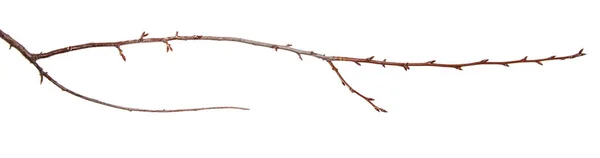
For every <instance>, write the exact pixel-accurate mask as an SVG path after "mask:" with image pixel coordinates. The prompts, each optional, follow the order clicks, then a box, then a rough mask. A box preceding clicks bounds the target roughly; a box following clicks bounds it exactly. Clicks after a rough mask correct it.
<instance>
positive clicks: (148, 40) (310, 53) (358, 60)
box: [0, 30, 586, 112]
mask: <svg viewBox="0 0 600 158" xmlns="http://www.w3.org/2000/svg"><path fill="white" fill-rule="evenodd" d="M0 32H1V30H0ZM1 33H2V39H4V40H5V41H6V42H7V43H9V44H10V47H9V48H12V47H15V48H17V50H19V52H21V54H22V55H23V56H24V57H25V58H27V59H28V60H29V61H30V62H31V63H32V64H33V65H34V66H36V68H37V69H38V71H39V72H40V76H43V77H46V78H47V79H48V80H50V81H51V82H52V83H54V84H55V85H56V86H57V87H59V88H60V89H62V90H63V91H67V92H68V93H70V94H73V95H75V96H77V97H80V98H83V99H86V100H89V101H92V102H95V103H98V104H102V105H106V106H110V107H113V108H119V109H123V110H129V111H144V112H179V111H196V110H205V109H225V108H231V109H242V110H247V109H246V108H239V107H210V108H197V109H178V110H147V109H135V108H128V107H122V106H117V105H113V104H108V103H105V102H102V101H100V100H96V99H92V98H89V97H85V96H83V95H80V94H78V93H75V92H73V91H71V90H69V89H67V88H65V87H63V86H62V85H60V84H58V82H56V81H55V80H54V79H52V77H50V76H49V75H48V73H46V72H43V69H42V68H41V67H40V66H39V65H38V64H37V62H36V61H37V60H38V59H44V58H48V57H51V56H54V55H59V54H63V53H67V52H71V51H75V50H82V49H88V48H96V47H116V48H117V49H118V50H119V55H121V57H122V58H123V61H126V58H125V55H123V50H121V48H120V46H123V45H129V44H138V43H154V42H162V43H165V44H166V50H167V52H169V51H173V48H172V47H171V44H169V41H175V40H183V41H187V40H211V41H230V42H239V43H245V44H251V45H255V46H260V47H266V48H272V49H275V51H278V50H280V49H281V50H287V51H290V52H293V53H296V54H297V55H298V58H300V60H304V59H302V55H306V56H311V57H314V58H317V59H321V60H324V61H326V62H327V63H328V64H329V65H330V66H331V68H332V70H333V71H334V72H335V73H336V74H337V76H338V77H339V79H340V80H341V82H342V85H344V86H346V87H348V88H349V90H350V92H352V93H356V94H357V95H358V96H360V97H361V98H363V99H365V100H366V101H367V102H368V103H369V104H370V105H371V106H372V107H373V108H375V110H376V111H379V112H387V111H386V110H384V109H382V108H380V107H378V106H376V105H375V104H374V103H373V101H374V100H375V99H373V98H370V97H366V96H364V95H363V94H361V93H359V92H358V91H356V90H355V89H354V88H352V87H351V86H350V85H349V84H348V83H347V82H346V80H345V79H344V78H343V77H342V75H341V74H340V72H339V71H338V69H337V68H336V66H335V65H334V64H333V61H342V62H353V63H355V64H357V65H358V66H361V65H362V64H361V63H367V64H379V65H382V66H383V67H384V68H385V67H386V66H398V67H402V68H404V70H405V71H408V70H410V67H414V66H429V67H443V68H454V69H457V70H463V69H462V68H463V67H468V66H476V65H502V66H506V67H509V66H510V64H516V63H530V62H534V63H537V64H539V65H543V64H542V62H543V61H549V60H565V59H572V58H577V57H580V56H584V55H586V54H585V53H583V49H581V50H579V52H578V53H576V54H573V55H568V56H559V57H556V56H550V57H548V58H541V59H528V58H527V56H525V57H524V58H522V59H519V60H512V61H490V60H489V59H483V60H480V61H477V62H469V63H459V64H443V63H437V62H436V60H430V61H427V62H392V61H388V60H387V59H383V60H375V59H374V58H375V56H371V57H367V58H355V57H345V56H327V55H324V54H318V53H315V52H313V51H307V50H302V49H297V48H293V47H292V45H291V44H286V45H278V44H272V43H266V42H260V41H254V40H249V39H244V38H237V37H220V36H202V35H192V36H180V35H179V32H178V31H177V32H175V36H170V37H163V38H146V37H147V36H148V33H146V32H143V33H142V35H140V38H138V39H132V40H124V41H116V42H91V43H85V44H80V45H74V46H68V47H64V48H60V49H56V50H52V51H49V52H46V53H39V54H31V53H30V52H28V51H27V50H26V49H25V48H24V47H23V46H22V45H20V44H19V43H18V42H16V41H15V40H14V39H12V38H10V36H8V35H7V34H5V33H4V32H1Z"/></svg>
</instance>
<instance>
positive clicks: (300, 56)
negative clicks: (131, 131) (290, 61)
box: [296, 53, 304, 61]
mask: <svg viewBox="0 0 600 158" xmlns="http://www.w3.org/2000/svg"><path fill="white" fill-rule="evenodd" d="M296 54H298V58H300V60H302V61H304V59H302V55H300V53H296Z"/></svg>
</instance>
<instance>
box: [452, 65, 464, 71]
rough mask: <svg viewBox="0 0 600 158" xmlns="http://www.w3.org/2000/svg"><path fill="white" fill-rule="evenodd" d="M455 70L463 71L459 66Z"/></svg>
mask: <svg viewBox="0 0 600 158" xmlns="http://www.w3.org/2000/svg"><path fill="white" fill-rule="evenodd" d="M454 68H456V69H458V70H460V71H462V70H463V69H462V67H461V66H457V67H454Z"/></svg>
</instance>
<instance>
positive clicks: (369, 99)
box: [367, 98, 375, 101]
mask: <svg viewBox="0 0 600 158" xmlns="http://www.w3.org/2000/svg"><path fill="white" fill-rule="evenodd" d="M367 100H368V101H375V99H373V98H367Z"/></svg>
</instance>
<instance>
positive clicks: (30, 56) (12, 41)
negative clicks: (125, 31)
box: [0, 29, 249, 112]
mask: <svg viewBox="0 0 600 158" xmlns="http://www.w3.org/2000/svg"><path fill="white" fill-rule="evenodd" d="M0 37H1V38H2V39H3V40H4V41H6V42H7V43H8V44H9V45H10V47H15V48H16V49H17V50H18V51H19V52H20V53H21V54H22V55H23V57H25V58H26V59H27V60H29V62H30V63H31V64H33V66H35V68H36V69H37V70H38V71H39V73H40V84H42V81H43V79H44V77H46V79H48V80H49V81H50V82H52V84H54V85H55V86H56V87H58V88H60V89H61V90H63V91H65V92H67V93H69V94H72V95H74V96H77V97H79V98H81V99H85V100H88V101H91V102H94V103H98V104H101V105H105V106H109V107H112V108H117V109H122V110H127V111H140V112H183V111H199V110H210V109H240V110H249V109H248V108H242V107H233V106H220V107H203V108H189V109H162V110H154V109H141V108H131V107H125V106H120V105H115V104H110V103H107V102H103V101H100V100H98V99H94V98H91V97H87V96H84V95H81V94H79V93H77V92H74V91H72V90H70V89H69V88H67V87H65V86H63V85H61V84H60V83H58V81H56V80H55V79H54V78H52V76H50V75H49V74H48V72H45V71H44V69H43V68H42V67H41V66H40V65H39V64H38V63H37V60H38V59H39V58H37V57H36V56H35V54H31V53H30V52H29V51H28V50H27V49H25V47H23V45H21V43H19V42H17V41H16V40H15V39H13V38H12V37H10V35H8V34H6V33H4V31H2V30H1V29H0ZM117 48H118V49H119V52H122V50H121V49H120V48H119V47H117ZM123 60H125V57H124V56H123Z"/></svg>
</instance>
